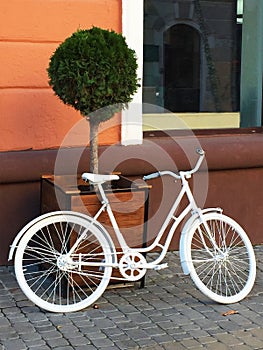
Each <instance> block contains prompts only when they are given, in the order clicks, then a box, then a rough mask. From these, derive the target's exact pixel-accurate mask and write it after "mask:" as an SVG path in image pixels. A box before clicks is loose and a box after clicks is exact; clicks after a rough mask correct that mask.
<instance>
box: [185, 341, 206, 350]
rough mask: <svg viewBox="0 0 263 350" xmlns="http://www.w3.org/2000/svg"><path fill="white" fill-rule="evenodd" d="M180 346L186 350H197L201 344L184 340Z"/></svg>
mask: <svg viewBox="0 0 263 350" xmlns="http://www.w3.org/2000/svg"><path fill="white" fill-rule="evenodd" d="M181 344H182V345H183V346H185V347H186V349H194V350H195V349H198V348H200V346H201V344H200V343H199V342H198V341H197V340H196V339H186V340H182V341H181Z"/></svg>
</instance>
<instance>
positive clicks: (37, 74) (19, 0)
mask: <svg viewBox="0 0 263 350" xmlns="http://www.w3.org/2000/svg"><path fill="white" fill-rule="evenodd" d="M92 25H94V26H99V27H102V28H105V29H113V30H116V31H118V32H120V31H121V0H2V1H1V5H0V135H1V137H0V151H6V150H7V151H8V150H17V149H28V148H33V149H45V148H50V147H58V146H59V145H60V144H61V142H62V140H63V138H64V136H65V135H66V134H67V132H68V131H69V130H70V128H71V127H72V126H73V125H74V124H75V123H76V122H77V121H78V120H80V119H82V117H81V116H80V114H79V113H78V112H76V111H74V110H73V108H71V107H67V106H65V105H64V104H63V103H62V102H60V100H59V99H58V98H57V97H55V96H54V93H53V90H52V89H51V88H50V87H49V85H48V76H47V72H46V68H47V67H48V63H49V57H50V56H51V54H52V53H53V52H54V50H55V49H56V47H57V46H58V45H59V43H60V42H61V41H63V40H64V39H65V38H66V37H68V36H70V35H71V34H72V33H73V32H74V31H76V30H77V29H78V28H81V29H84V28H89V27H91V26H92ZM119 118H120V117H119V116H116V117H114V118H113V120H111V121H109V122H108V123H109V126H110V125H111V124H115V125H116V124H119V123H118V122H119ZM109 134H110V135H109ZM119 139H120V127H119V126H118V127H113V129H112V130H111V132H110V133H106V134H103V135H102V137H100V143H101V144H109V143H115V142H118V140H119Z"/></svg>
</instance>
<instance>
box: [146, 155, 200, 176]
mask: <svg viewBox="0 0 263 350" xmlns="http://www.w3.org/2000/svg"><path fill="white" fill-rule="evenodd" d="M196 153H197V154H198V155H199V158H198V160H197V162H196V165H195V166H194V168H193V169H191V170H188V171H180V172H179V175H178V174H176V173H173V172H172V171H169V170H164V171H157V172H156V173H152V174H149V175H145V176H144V177H143V180H145V181H147V180H150V179H156V178H157V177H160V176H163V175H170V176H173V177H175V178H176V179H180V178H181V175H180V174H183V175H184V176H191V175H192V174H194V173H196V172H197V170H198V169H199V168H200V165H201V163H202V161H203V158H204V156H205V151H204V150H203V149H201V148H197V150H196Z"/></svg>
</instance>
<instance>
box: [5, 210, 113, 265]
mask: <svg viewBox="0 0 263 350" xmlns="http://www.w3.org/2000/svg"><path fill="white" fill-rule="evenodd" d="M67 214H72V211H53V212H50V213H47V214H43V215H41V216H38V217H37V218H35V219H34V220H32V221H30V222H29V223H28V224H27V225H26V226H24V227H23V228H22V230H21V231H20V232H19V233H18V234H17V235H16V237H15V239H14V240H13V242H12V244H11V246H10V250H9V255H8V261H10V260H12V259H13V256H14V253H15V250H16V248H17V246H18V244H19V242H20V240H21V238H22V237H23V236H24V235H25V234H26V232H27V231H28V230H29V229H30V228H31V227H32V226H33V225H35V224H37V223H38V222H40V221H41V220H43V219H45V218H47V217H51V216H55V215H67ZM74 215H77V216H80V217H81V218H82V219H85V220H87V221H88V222H89V223H91V222H92V221H93V223H92V225H94V226H95V227H96V228H97V229H99V230H100V232H101V233H102V234H103V236H104V237H105V238H106V240H107V242H108V244H109V247H110V251H111V255H112V259H113V264H115V263H117V255H116V249H115V246H114V244H113V241H112V239H111V237H110V235H109V234H108V232H107V231H106V229H105V228H104V227H103V226H102V225H101V223H99V222H98V221H96V220H94V219H93V218H92V217H90V216H87V215H84V214H82V213H77V212H74Z"/></svg>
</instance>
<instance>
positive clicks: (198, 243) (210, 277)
mask: <svg viewBox="0 0 263 350" xmlns="http://www.w3.org/2000/svg"><path fill="white" fill-rule="evenodd" d="M207 227H209V230H210V232H211V233H212V236H213V239H214V240H215V241H216V243H217V246H218V248H219V250H218V249H215V248H214V247H213V244H212V243H211V241H212V240H211V239H210V238H209V235H208V233H207ZM202 237H203V238H202ZM204 242H205V244H204ZM205 245H206V246H207V248H208V249H206V247H205ZM185 252H186V260H187V262H188V268H189V271H190V276H191V278H192V280H193V282H194V283H195V285H196V286H197V288H198V289H199V290H200V291H201V292H202V293H203V294H205V295H206V296H207V297H208V298H210V299H212V300H214V301H216V302H218V303H221V304H231V303H236V302H239V301H240V300H242V299H243V298H245V297H246V296H247V295H248V294H249V293H250V291H251V289H252V288H253V285H254V282H255V278H256V259H255V254H254V250H253V246H252V244H251V242H250V240H249V238H248V236H247V234H246V233H245V231H244V230H243V229H242V227H241V226H240V225H239V224H238V223H237V222H236V221H234V220H233V219H231V218H230V217H228V216H226V215H223V214H221V213H215V212H213V213H207V214H203V221H202V222H200V220H196V221H195V222H194V223H193V225H192V226H191V227H190V229H189V232H188V234H187V238H186V249H185Z"/></svg>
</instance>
